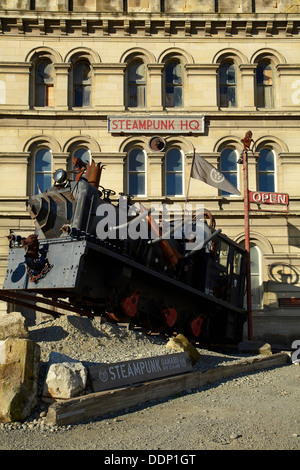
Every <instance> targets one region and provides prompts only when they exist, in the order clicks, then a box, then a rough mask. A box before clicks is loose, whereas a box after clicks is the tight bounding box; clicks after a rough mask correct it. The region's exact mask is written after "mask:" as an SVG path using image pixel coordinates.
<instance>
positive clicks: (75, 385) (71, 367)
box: [42, 362, 87, 401]
mask: <svg viewBox="0 0 300 470" xmlns="http://www.w3.org/2000/svg"><path fill="white" fill-rule="evenodd" d="M86 384H87V369H86V368H85V367H84V365H83V364H82V363H81V362H59V363H53V364H51V365H50V367H49V369H48V373H47V376H46V379H45V382H44V387H43V393H42V395H43V399H44V400H45V401H47V400H49V399H54V400H63V399H68V398H72V397H75V396H77V395H80V393H82V392H84V390H85V388H86Z"/></svg>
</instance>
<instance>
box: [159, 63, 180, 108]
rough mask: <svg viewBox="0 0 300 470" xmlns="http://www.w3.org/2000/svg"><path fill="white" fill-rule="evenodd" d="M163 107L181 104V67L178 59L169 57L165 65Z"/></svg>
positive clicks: (175, 106) (173, 106) (174, 106)
mask: <svg viewBox="0 0 300 470" xmlns="http://www.w3.org/2000/svg"><path fill="white" fill-rule="evenodd" d="M164 81H165V107H166V108H177V107H182V106H183V67H182V64H181V62H180V60H179V59H171V60H169V61H168V62H167V63H166V65H165V71H164Z"/></svg>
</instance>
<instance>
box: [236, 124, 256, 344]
mask: <svg viewBox="0 0 300 470" xmlns="http://www.w3.org/2000/svg"><path fill="white" fill-rule="evenodd" d="M241 142H242V143H243V146H244V148H243V151H242V154H241V159H239V160H238V163H242V164H243V180H244V222H245V251H246V282H247V313H248V339H249V340H252V339H253V326H252V297H251V269H250V228H249V189H248V151H249V150H250V145H251V143H252V142H254V141H253V139H252V132H251V131H248V132H246V135H245V137H244V138H243V139H242V140H241Z"/></svg>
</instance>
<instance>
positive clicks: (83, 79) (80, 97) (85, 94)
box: [73, 60, 92, 108]
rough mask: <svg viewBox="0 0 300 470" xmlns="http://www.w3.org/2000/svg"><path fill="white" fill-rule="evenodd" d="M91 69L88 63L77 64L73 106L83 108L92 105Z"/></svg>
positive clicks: (84, 61)
mask: <svg viewBox="0 0 300 470" xmlns="http://www.w3.org/2000/svg"><path fill="white" fill-rule="evenodd" d="M91 83H92V80H91V67H90V64H89V63H88V61H86V60H80V61H78V62H76V63H75V65H74V70H73V106H75V107H78V108H81V107H84V106H90V105H91Z"/></svg>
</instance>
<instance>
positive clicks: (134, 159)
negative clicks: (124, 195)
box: [127, 147, 147, 196]
mask: <svg viewBox="0 0 300 470" xmlns="http://www.w3.org/2000/svg"><path fill="white" fill-rule="evenodd" d="M146 165H147V161H146V153H145V151H144V150H143V149H142V148H140V147H135V148H133V149H131V150H130V151H129V153H128V156H127V187H128V192H129V193H130V194H132V195H133V196H146V193H147V188H146V174H147V171H146V170H147V166H146Z"/></svg>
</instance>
